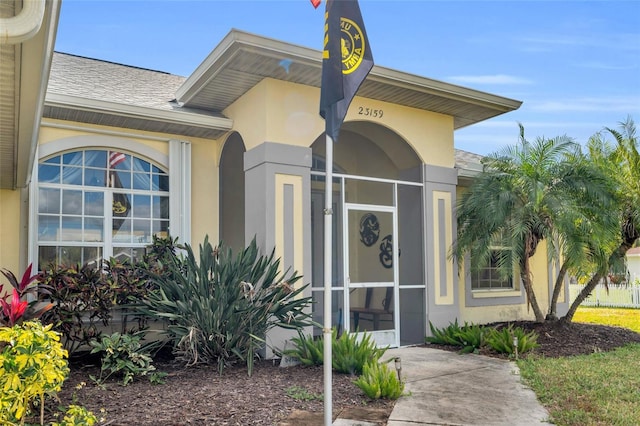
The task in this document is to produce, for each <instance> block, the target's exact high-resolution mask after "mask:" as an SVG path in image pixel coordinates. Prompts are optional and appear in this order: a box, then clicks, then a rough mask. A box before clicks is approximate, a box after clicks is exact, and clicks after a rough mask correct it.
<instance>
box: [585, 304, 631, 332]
mask: <svg viewBox="0 0 640 426" xmlns="http://www.w3.org/2000/svg"><path fill="white" fill-rule="evenodd" d="M573 321H574V322H588V323H592V324H604V325H615V326H616V327H625V328H629V329H631V330H633V331H637V332H638V333H640V309H622V308H620V309H613V308H578V310H577V311H576V314H575V315H574V316H573Z"/></svg>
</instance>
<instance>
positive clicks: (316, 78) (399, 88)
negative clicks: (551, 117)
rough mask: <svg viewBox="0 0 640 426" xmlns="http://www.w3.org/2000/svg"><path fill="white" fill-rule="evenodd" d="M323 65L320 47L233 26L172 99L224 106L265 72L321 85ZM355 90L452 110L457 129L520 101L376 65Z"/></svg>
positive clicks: (194, 105) (192, 104)
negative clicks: (255, 33)
mask: <svg viewBox="0 0 640 426" xmlns="http://www.w3.org/2000/svg"><path fill="white" fill-rule="evenodd" d="M321 70H322V59H321V52H320V51H318V50H314V49H309V48H306V47H302V46H297V45H293V44H290V43H285V42H282V41H278V40H274V39H270V38H265V37H261V36H257V35H253V34H249V33H246V32H243V31H238V30H231V31H230V32H229V34H227V36H226V37H225V38H224V39H223V40H222V42H221V43H220V44H219V45H218V46H217V47H216V48H215V49H214V50H213V51H212V52H211V53H210V54H209V56H207V58H206V59H205V60H204V61H203V62H202V63H201V64H200V65H199V66H198V68H197V69H196V70H195V71H194V72H193V73H192V74H191V76H190V77H189V78H187V80H186V81H185V82H184V84H183V85H182V86H181V87H180V88H179V89H178V91H177V93H176V99H177V101H178V102H180V103H181V104H182V105H184V106H187V107H192V108H206V109H213V110H216V111H224V109H225V108H227V107H228V106H229V105H231V104H232V103H233V102H234V101H235V100H237V99H238V98H239V97H240V96H242V95H243V94H244V93H246V92H247V91H248V90H250V89H251V88H252V87H254V86H255V85H256V84H257V83H259V82H260V81H261V80H262V79H264V78H274V79H278V80H285V81H290V82H293V83H298V84H304V85H308V86H314V87H320V83H321ZM358 95H359V96H362V97H365V98H370V99H375V100H380V101H385V102H390V103H394V104H398V105H404V106H407V107H411V108H418V109H423V110H427V111H432V112H437V113H441V114H446V115H450V116H453V117H454V127H455V129H459V128H462V127H465V126H469V125H471V124H475V123H478V122H480V121H483V120H487V119H489V118H492V117H495V116H497V115H500V114H503V113H505V112H509V111H513V110H516V109H518V108H519V107H520V105H521V104H522V102H521V101H517V100H513V99H509V98H504V97H501V96H497V95H492V94H489V93H485V92H481V91H478V90H474V89H469V88H466V87H461V86H456V85H453V84H449V83H444V82H441V81H437V80H432V79H429V78H424V77H420V76H417V75H414V74H409V73H405V72H401V71H397V70H393V69H390V68H385V67H381V66H377V65H376V66H374V68H373V70H372V71H371V73H370V74H369V76H368V77H367V79H366V81H365V82H364V83H363V84H362V86H361V87H360V90H359V91H358Z"/></svg>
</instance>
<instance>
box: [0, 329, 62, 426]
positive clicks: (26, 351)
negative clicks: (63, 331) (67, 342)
mask: <svg viewBox="0 0 640 426" xmlns="http://www.w3.org/2000/svg"><path fill="white" fill-rule="evenodd" d="M59 340H60V336H59V335H58V334H57V333H56V332H54V331H52V330H51V325H48V326H46V327H44V326H43V325H42V324H41V323H40V322H39V321H26V322H24V323H22V324H18V325H14V326H13V327H11V328H9V327H0V389H2V392H0V423H1V424H6V423H8V424H12V423H17V422H21V421H23V420H24V417H25V416H26V415H27V414H28V413H29V408H30V406H31V403H32V402H34V400H35V399H36V398H37V399H38V402H39V404H40V409H41V411H40V423H41V424H42V423H43V418H44V398H45V395H47V394H54V393H56V392H58V391H60V389H61V387H62V383H63V382H64V380H65V379H66V377H67V375H68V374H69V367H68V365H67V360H66V358H67V351H66V350H64V349H63V347H62V345H61V344H60V342H59Z"/></svg>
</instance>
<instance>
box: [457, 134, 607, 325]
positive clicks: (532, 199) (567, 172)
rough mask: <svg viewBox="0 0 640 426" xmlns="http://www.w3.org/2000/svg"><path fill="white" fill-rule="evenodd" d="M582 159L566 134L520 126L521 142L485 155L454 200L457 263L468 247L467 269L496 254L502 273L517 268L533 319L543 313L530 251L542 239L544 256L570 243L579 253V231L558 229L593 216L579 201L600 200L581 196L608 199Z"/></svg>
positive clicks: (459, 262)
mask: <svg viewBox="0 0 640 426" xmlns="http://www.w3.org/2000/svg"><path fill="white" fill-rule="evenodd" d="M579 157H580V147H579V145H578V144H576V143H575V142H573V140H571V139H570V138H568V137H566V136H561V137H556V138H552V139H545V138H537V139H536V140H535V141H534V142H529V141H528V140H527V139H526V138H525V136H524V127H523V126H522V125H520V138H519V144H517V145H515V146H511V147H507V148H505V149H503V150H502V151H500V152H498V153H495V154H492V155H490V156H488V157H486V158H485V159H484V160H483V164H484V171H483V172H482V173H481V174H480V175H479V176H478V178H477V179H476V180H475V181H474V182H473V184H472V185H471V187H470V188H469V189H468V191H467V192H466V193H464V194H463V196H462V197H461V199H460V201H459V203H458V211H457V216H458V238H457V241H456V243H455V244H454V246H453V248H452V255H453V256H454V257H455V258H456V259H457V261H458V264H459V265H460V264H462V262H461V260H462V259H463V258H464V257H465V256H466V255H467V254H468V253H472V254H473V256H472V257H471V258H472V259H473V262H472V265H471V267H472V269H474V268H481V267H482V266H483V265H486V264H487V262H488V261H489V259H491V258H492V257H493V258H494V259H496V261H497V266H498V268H499V269H500V271H501V273H502V274H504V275H508V276H511V275H512V274H513V271H514V270H517V271H518V272H519V276H520V279H521V281H522V284H523V286H524V289H525V293H526V296H527V303H528V305H529V306H530V307H531V309H532V310H533V313H534V315H535V318H536V321H538V322H543V321H544V320H545V315H544V314H543V311H542V310H541V308H540V306H539V304H538V301H537V297H536V294H535V291H534V287H533V282H532V274H531V265H530V259H531V257H532V256H533V255H534V254H535V253H536V249H537V248H538V245H539V243H540V242H541V241H543V240H545V241H546V242H547V248H548V250H547V252H548V254H549V259H552V258H557V255H558V253H559V252H560V251H561V250H562V251H566V250H567V247H570V248H571V250H573V251H576V252H577V251H579V250H578V249H575V250H574V248H573V247H574V246H573V245H574V244H575V245H576V246H577V247H579V246H581V245H584V244H583V240H584V237H580V238H578V239H577V241H575V242H574V241H573V238H572V237H575V236H578V235H581V234H580V233H578V232H572V233H568V232H567V233H565V234H566V235H563V233H562V231H563V229H564V228H565V227H567V228H570V227H571V226H570V225H571V224H575V223H580V218H581V217H584V216H585V215H590V214H592V213H585V212H583V211H582V209H583V208H584V206H591V205H598V204H599V203H587V202H585V200H591V201H592V200H603V202H604V200H606V191H605V189H604V187H603V186H602V185H600V184H601V183H602V179H600V177H599V176H598V174H597V173H596V172H597V170H596V169H594V168H593V167H590V166H589V164H588V163H587V162H584V161H576V158H579ZM494 247H509V248H510V250H499V251H496V250H494ZM573 251H572V252H573Z"/></svg>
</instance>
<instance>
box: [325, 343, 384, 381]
mask: <svg viewBox="0 0 640 426" xmlns="http://www.w3.org/2000/svg"><path fill="white" fill-rule="evenodd" d="M387 349H388V347H384V348H378V347H377V346H376V343H375V341H374V340H373V339H372V338H371V335H370V334H368V333H362V334H356V333H342V336H340V338H339V339H335V338H334V339H333V345H332V357H333V362H332V365H333V369H334V370H336V371H337V372H338V373H344V374H355V375H360V374H362V370H363V368H364V366H365V364H367V363H376V362H378V360H379V359H380V358H381V357H382V355H384V353H385V352H386V351H387Z"/></svg>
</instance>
